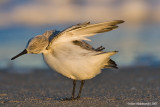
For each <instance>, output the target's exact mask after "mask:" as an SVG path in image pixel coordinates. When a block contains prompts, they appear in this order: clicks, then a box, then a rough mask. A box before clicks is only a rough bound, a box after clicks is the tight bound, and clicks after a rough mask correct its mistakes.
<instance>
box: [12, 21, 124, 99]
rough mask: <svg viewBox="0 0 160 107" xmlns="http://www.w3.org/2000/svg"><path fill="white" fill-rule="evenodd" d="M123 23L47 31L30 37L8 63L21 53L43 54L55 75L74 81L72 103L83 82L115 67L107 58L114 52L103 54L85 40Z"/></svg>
mask: <svg viewBox="0 0 160 107" xmlns="http://www.w3.org/2000/svg"><path fill="white" fill-rule="evenodd" d="M123 22H124V21H122V20H115V21H109V22H104V23H98V24H90V22H86V23H83V24H77V25H74V26H71V27H69V28H67V29H65V30H63V31H56V30H50V31H46V32H45V33H44V34H42V35H37V36H35V37H34V38H31V39H30V40H29V42H28V44H27V46H26V49H24V51H22V52H21V53H20V54H18V55H16V56H15V57H13V58H12V59H11V60H13V59H15V58H17V57H19V56H21V55H24V54H40V53H42V54H43V57H44V60H45V62H46V63H47V64H48V65H49V66H50V67H51V68H52V69H54V70H55V71H57V72H58V73H60V74H62V75H64V76H66V77H68V78H71V79H72V80H73V90H72V97H71V98H70V99H71V100H74V99H79V98H80V95H81V91H82V88H83V85H84V82H85V80H87V79H91V78H93V77H95V76H96V75H97V74H99V73H101V69H103V68H117V64H116V63H115V62H114V61H113V60H112V59H110V56H112V55H114V54H116V53H117V51H111V52H104V51H103V49H104V47H102V46H100V47H99V48H97V49H95V48H93V47H92V46H91V45H89V44H88V43H87V42H85V41H84V40H90V39H88V38H87V37H90V36H93V35H95V34H97V33H103V32H108V31H111V30H113V29H115V28H117V27H118V26H117V25H118V24H121V23H123ZM77 80H81V86H80V89H79V93H78V95H77V97H74V93H75V86H76V81H77Z"/></svg>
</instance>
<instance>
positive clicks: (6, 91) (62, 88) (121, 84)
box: [0, 67, 160, 107]
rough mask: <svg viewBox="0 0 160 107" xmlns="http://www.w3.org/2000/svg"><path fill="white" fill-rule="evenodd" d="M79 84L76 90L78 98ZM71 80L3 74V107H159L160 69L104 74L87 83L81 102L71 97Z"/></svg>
mask: <svg viewBox="0 0 160 107" xmlns="http://www.w3.org/2000/svg"><path fill="white" fill-rule="evenodd" d="M79 85H80V82H78V84H77V87H76V94H77V92H78V90H79ZM71 91H72V80H70V79H68V78H66V77H63V76H61V75H59V74H57V73H55V72H53V71H50V70H35V71H34V72H33V73H29V74H14V73H6V72H2V71H1V72H0V106H2V107H3V106H5V107H56V106H60V107H61V106H62V107H66V106H69V107H75V106H82V107H89V106H93V107H106V106H109V107H110V106H112V107H113V106H129V105H136V106H137V105H153V106H154V107H156V106H157V107H158V106H160V68H148V67H143V68H142V67H141V68H123V69H119V70H106V69H105V70H103V72H102V73H101V74H100V75H98V76H97V77H95V78H93V79H91V80H87V81H86V82H85V85H84V88H83V91H82V95H81V98H80V99H79V100H74V101H62V99H63V98H66V97H70V96H71Z"/></svg>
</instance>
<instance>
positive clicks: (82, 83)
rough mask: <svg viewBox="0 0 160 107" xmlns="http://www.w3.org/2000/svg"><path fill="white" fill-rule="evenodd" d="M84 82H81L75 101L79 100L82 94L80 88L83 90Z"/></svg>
mask: <svg viewBox="0 0 160 107" xmlns="http://www.w3.org/2000/svg"><path fill="white" fill-rule="evenodd" d="M84 82H85V81H84V80H82V81H81V86H80V89H79V93H78V96H77V99H78V98H80V96H81V92H82V88H83V85H84Z"/></svg>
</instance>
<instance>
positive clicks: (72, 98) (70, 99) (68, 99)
mask: <svg viewBox="0 0 160 107" xmlns="http://www.w3.org/2000/svg"><path fill="white" fill-rule="evenodd" d="M79 98H80V97H78V96H77V97H76V98H74V97H70V98H63V99H62V101H73V100H78V99H79Z"/></svg>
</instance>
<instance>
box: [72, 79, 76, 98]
mask: <svg viewBox="0 0 160 107" xmlns="http://www.w3.org/2000/svg"><path fill="white" fill-rule="evenodd" d="M75 88H76V80H73V90H72V97H71V99H74V93H75Z"/></svg>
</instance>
